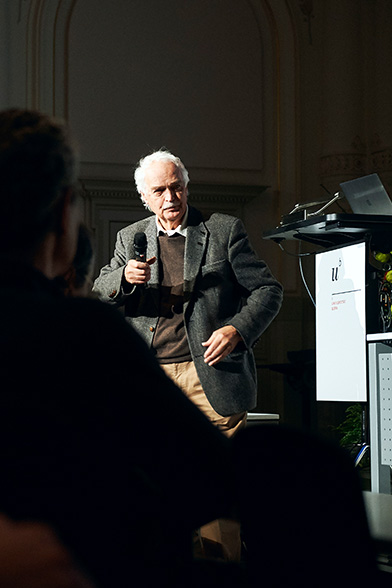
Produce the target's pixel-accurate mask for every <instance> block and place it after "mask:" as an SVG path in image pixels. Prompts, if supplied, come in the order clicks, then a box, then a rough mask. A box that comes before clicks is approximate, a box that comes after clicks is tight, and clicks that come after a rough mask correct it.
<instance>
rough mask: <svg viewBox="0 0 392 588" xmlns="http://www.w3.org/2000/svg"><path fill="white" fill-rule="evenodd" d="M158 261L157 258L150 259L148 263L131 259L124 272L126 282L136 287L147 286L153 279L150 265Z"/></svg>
mask: <svg viewBox="0 0 392 588" xmlns="http://www.w3.org/2000/svg"><path fill="white" fill-rule="evenodd" d="M156 260H157V258H156V257H150V259H147V261H136V259H130V260H129V261H128V263H127V265H126V266H125V270H124V278H125V280H126V281H127V282H128V283H129V284H132V285H134V286H137V285H140V284H146V283H147V282H148V281H149V280H150V278H151V269H150V265H152V264H153V263H155V262H156Z"/></svg>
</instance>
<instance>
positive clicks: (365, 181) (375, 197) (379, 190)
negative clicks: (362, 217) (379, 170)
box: [340, 174, 392, 215]
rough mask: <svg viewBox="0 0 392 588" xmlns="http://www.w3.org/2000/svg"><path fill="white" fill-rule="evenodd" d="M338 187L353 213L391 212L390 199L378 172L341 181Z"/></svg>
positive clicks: (391, 204) (385, 213) (391, 203)
mask: <svg viewBox="0 0 392 588" xmlns="http://www.w3.org/2000/svg"><path fill="white" fill-rule="evenodd" d="M340 187H341V189H342V191H343V193H344V195H345V197H346V198H347V200H348V202H349V204H350V206H351V210H352V211H353V213H354V214H383V215H388V214H392V201H391V199H390V198H389V196H388V193H387V191H386V190H385V188H384V186H383V184H382V182H381V180H380V178H379V176H378V174H370V175H368V176H363V177H362V178H356V179H355V180H350V181H348V182H342V183H341V184H340Z"/></svg>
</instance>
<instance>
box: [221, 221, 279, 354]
mask: <svg viewBox="0 0 392 588" xmlns="http://www.w3.org/2000/svg"><path fill="white" fill-rule="evenodd" d="M228 260H229V262H230V265H231V268H232V271H233V273H234V276H235V279H236V281H237V283H238V285H239V286H240V288H241V290H242V305H241V308H240V310H239V312H238V313H237V314H235V315H234V316H233V317H232V318H231V319H230V320H228V321H227V324H230V325H232V326H233V327H235V328H236V329H237V331H238V332H239V334H240V335H241V337H242V339H243V341H244V343H245V345H246V347H247V348H248V349H249V348H251V347H253V346H254V345H255V344H256V343H257V341H258V339H259V338H260V336H261V335H262V334H263V333H264V331H265V330H266V329H267V327H268V326H269V325H270V324H271V322H272V321H273V319H274V318H275V317H276V315H277V314H278V312H279V310H280V307H281V305H282V300H283V287H282V285H281V284H280V283H279V282H278V281H277V280H276V278H275V277H274V276H273V275H272V273H271V271H270V269H269V267H268V265H267V264H266V263H265V262H264V261H263V260H261V259H259V258H258V257H257V255H256V253H255V252H254V250H253V248H252V246H251V244H250V242H249V238H248V235H247V233H246V230H245V227H244V225H243V223H242V221H241V220H240V219H235V221H234V222H233V225H232V228H231V232H230V236H229V239H228Z"/></svg>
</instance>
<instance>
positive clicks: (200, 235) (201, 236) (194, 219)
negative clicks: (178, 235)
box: [184, 208, 208, 312]
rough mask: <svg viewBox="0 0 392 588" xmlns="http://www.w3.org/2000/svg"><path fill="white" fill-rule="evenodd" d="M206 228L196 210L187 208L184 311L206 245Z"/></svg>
mask: <svg viewBox="0 0 392 588" xmlns="http://www.w3.org/2000/svg"><path fill="white" fill-rule="evenodd" d="M207 236H208V234H207V228H206V226H205V224H204V222H203V220H202V217H201V215H200V216H199V214H198V211H196V210H195V209H192V208H190V209H189V219H188V227H187V233H186V240H185V255H184V312H185V310H186V308H187V306H188V303H189V300H190V298H191V295H192V292H193V290H194V286H195V281H196V277H197V275H198V273H199V270H200V266H201V263H202V261H203V257H204V252H205V250H206V246H207Z"/></svg>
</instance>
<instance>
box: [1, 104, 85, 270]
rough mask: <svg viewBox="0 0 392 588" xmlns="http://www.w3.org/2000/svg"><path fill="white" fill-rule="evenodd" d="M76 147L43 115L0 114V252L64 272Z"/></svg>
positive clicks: (74, 228) (75, 220)
mask: <svg viewBox="0 0 392 588" xmlns="http://www.w3.org/2000/svg"><path fill="white" fill-rule="evenodd" d="M77 172H78V156H77V151H76V149H75V147H74V145H73V144H72V140H71V138H70V136H69V132H68V130H67V127H66V126H65V125H64V124H63V123H61V122H58V121H55V120H53V119H52V118H50V117H49V116H46V115H44V114H41V113H38V112H34V111H27V110H20V109H10V110H6V111H3V112H0V204H1V217H0V251H1V256H2V257H6V258H8V259H11V260H13V261H14V262H23V263H25V264H26V263H27V264H29V265H32V266H34V267H35V268H36V269H38V270H40V271H41V272H42V273H44V274H45V275H46V276H47V277H48V278H54V277H56V276H58V275H62V274H64V273H65V272H66V271H67V270H68V268H69V267H70V265H71V263H72V260H73V258H74V256H75V253H76V246H77V239H78V232H79V225H80V219H81V211H80V207H79V206H78V203H77V200H78V199H77V195H76V179H77Z"/></svg>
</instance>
